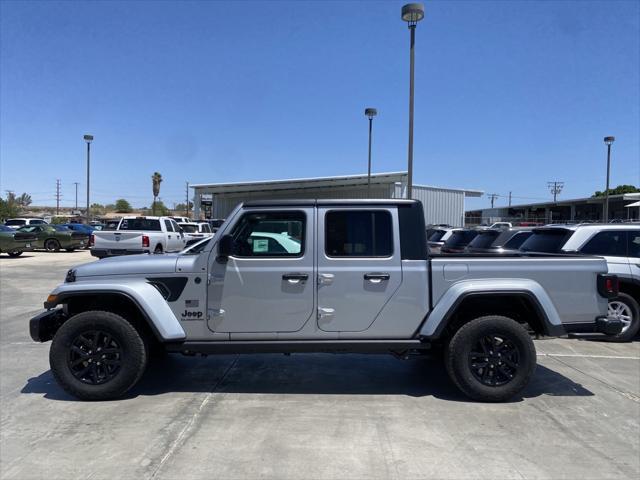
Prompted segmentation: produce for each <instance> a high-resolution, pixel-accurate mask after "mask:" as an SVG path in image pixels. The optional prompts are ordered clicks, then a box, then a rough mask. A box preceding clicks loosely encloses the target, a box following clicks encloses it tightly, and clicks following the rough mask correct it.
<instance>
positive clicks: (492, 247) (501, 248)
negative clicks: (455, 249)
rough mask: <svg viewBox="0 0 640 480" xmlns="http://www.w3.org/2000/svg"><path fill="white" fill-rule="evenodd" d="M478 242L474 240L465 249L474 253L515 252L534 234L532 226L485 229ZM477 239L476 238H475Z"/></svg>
mask: <svg viewBox="0 0 640 480" xmlns="http://www.w3.org/2000/svg"><path fill="white" fill-rule="evenodd" d="M481 233H482V234H483V235H482V238H480V239H479V240H478V242H477V243H476V244H473V241H472V242H471V243H470V244H469V245H468V246H467V249H466V250H465V251H467V252H473V253H515V252H517V251H518V249H519V248H520V246H521V245H522V244H523V243H524V241H525V240H526V239H527V238H529V237H530V236H531V235H532V233H533V232H532V230H531V228H521V227H514V228H509V229H506V230H497V231H496V230H485V231H483V232H481ZM474 240H475V239H474Z"/></svg>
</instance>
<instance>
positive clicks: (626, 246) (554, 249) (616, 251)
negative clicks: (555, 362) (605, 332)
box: [520, 223, 640, 341]
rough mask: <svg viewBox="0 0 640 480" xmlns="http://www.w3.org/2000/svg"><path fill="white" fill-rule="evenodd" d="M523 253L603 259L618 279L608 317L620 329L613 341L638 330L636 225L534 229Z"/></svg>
mask: <svg viewBox="0 0 640 480" xmlns="http://www.w3.org/2000/svg"><path fill="white" fill-rule="evenodd" d="M520 249H521V250H522V251H525V252H546V253H582V254H585V255H597V256H600V257H604V258H605V260H606V261H607V265H608V267H609V273H612V274H615V275H617V276H618V278H619V279H620V294H619V295H618V297H617V298H615V299H611V300H610V301H609V315H611V316H614V317H617V318H619V319H620V320H622V322H623V324H624V327H623V329H622V331H621V332H620V334H619V335H617V336H616V337H615V338H616V339H617V340H619V341H629V340H631V339H633V337H634V336H635V335H636V334H637V333H638V331H639V330H640V307H639V304H640V224H620V223H618V224H586V225H554V226H547V227H543V228H535V229H534V230H533V234H532V235H531V237H529V238H528V239H527V240H526V241H525V242H524V243H523V244H522V246H521V247H520Z"/></svg>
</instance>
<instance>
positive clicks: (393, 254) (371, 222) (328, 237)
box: [317, 206, 402, 332]
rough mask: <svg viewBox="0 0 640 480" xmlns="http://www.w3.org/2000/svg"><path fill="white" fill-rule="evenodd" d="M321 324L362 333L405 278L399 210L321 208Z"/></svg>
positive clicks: (319, 219) (319, 290) (322, 326)
mask: <svg viewBox="0 0 640 480" xmlns="http://www.w3.org/2000/svg"><path fill="white" fill-rule="evenodd" d="M317 231H318V254H317V259H318V260H317V265H318V287H317V288H318V317H317V318H318V320H317V322H318V327H319V328H320V329H322V330H324V331H330V332H362V331H365V330H367V329H368V328H369V327H370V326H371V324H372V323H373V322H374V320H375V319H376V317H377V315H378V314H379V313H380V311H381V310H382V308H383V307H384V305H385V304H386V303H387V302H388V301H389V299H390V298H391V297H392V295H393V294H394V292H395V291H396V290H397V289H398V287H399V286H400V284H401V282H402V265H401V255H400V235H399V229H398V213H397V209H396V208H393V207H390V208H385V207H377V206H376V207H354V206H346V207H333V206H330V207H320V208H318V225H317Z"/></svg>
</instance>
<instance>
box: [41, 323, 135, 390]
mask: <svg viewBox="0 0 640 480" xmlns="http://www.w3.org/2000/svg"><path fill="white" fill-rule="evenodd" d="M49 363H50V365H51V371H52V372H53V376H54V377H55V379H56V381H57V382H58V383H59V384H60V386H61V387H62V388H64V390H65V391H67V392H68V393H70V394H71V395H73V396H75V397H77V398H79V399H81V400H109V399H113V398H118V397H120V396H122V395H124V394H125V393H126V392H127V391H128V390H129V389H130V388H131V387H133V386H134V385H135V384H136V383H137V382H138V380H139V379H140V377H141V376H142V374H143V373H144V369H145V367H146V365H147V351H146V349H145V344H144V341H143V339H142V338H141V336H140V334H139V333H138V331H137V330H136V329H135V328H134V327H133V325H131V324H130V323H129V322H127V321H126V320H125V319H124V318H122V317H121V316H120V315H116V314H114V313H111V312H103V311H89V312H83V313H79V314H78V315H75V316H73V317H72V318H70V319H69V320H67V321H66V322H65V323H64V324H62V326H61V327H60V329H59V330H58V331H57V332H56V335H55V337H54V338H53V342H52V343H51V350H50V351H49Z"/></svg>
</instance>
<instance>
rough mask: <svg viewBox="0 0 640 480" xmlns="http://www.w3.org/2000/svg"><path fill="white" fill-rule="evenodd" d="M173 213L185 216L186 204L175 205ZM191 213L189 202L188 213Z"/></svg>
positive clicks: (191, 208)
mask: <svg viewBox="0 0 640 480" xmlns="http://www.w3.org/2000/svg"><path fill="white" fill-rule="evenodd" d="M174 211H175V212H176V213H178V212H184V213H185V214H186V213H187V204H186V203H178V204H177V205H176V208H174ZM191 212H193V202H189V213H191Z"/></svg>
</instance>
